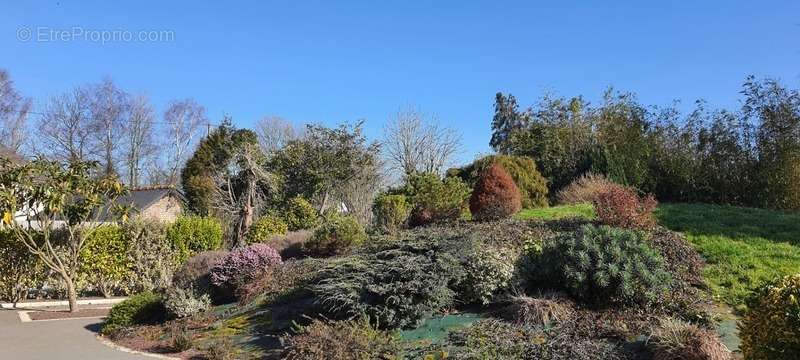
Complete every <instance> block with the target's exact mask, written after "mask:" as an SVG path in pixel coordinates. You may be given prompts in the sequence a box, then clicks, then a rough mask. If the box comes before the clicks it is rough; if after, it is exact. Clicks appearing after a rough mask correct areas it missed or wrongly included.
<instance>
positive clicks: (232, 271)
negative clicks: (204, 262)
mask: <svg viewBox="0 0 800 360" xmlns="http://www.w3.org/2000/svg"><path fill="white" fill-rule="evenodd" d="M281 263H282V261H281V255H280V254H278V251H276V250H275V249H273V248H272V247H270V246H269V245H266V244H260V243H259V244H253V245H250V246H247V247H243V248H239V249H236V250H233V251H231V252H230V253H229V254H228V256H226V257H225V259H223V260H222V262H220V263H219V264H217V265H215V266H214V267H213V268H212V269H211V283H212V284H214V285H215V286H217V287H220V288H223V289H229V290H232V291H235V289H236V288H238V287H240V286H244V285H246V284H247V283H249V282H251V281H253V280H255V279H257V278H258V277H259V276H260V275H262V274H264V273H265V272H267V271H269V270H270V269H272V268H273V267H275V266H277V265H279V264H281Z"/></svg>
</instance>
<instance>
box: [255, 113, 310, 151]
mask: <svg viewBox="0 0 800 360" xmlns="http://www.w3.org/2000/svg"><path fill="white" fill-rule="evenodd" d="M256 134H257V135H258V142H259V143H260V144H261V148H262V149H263V150H264V152H265V153H267V154H271V153H274V152H275V151H278V150H280V149H282V148H283V147H284V146H286V144H287V143H289V141H292V140H297V139H300V138H302V137H303V135H304V134H305V127H303V126H299V127H298V126H295V124H293V123H292V122H289V121H286V120H284V119H282V118H279V117H275V116H267V117H264V118H263V119H261V120H259V121H258V123H257V124H256Z"/></svg>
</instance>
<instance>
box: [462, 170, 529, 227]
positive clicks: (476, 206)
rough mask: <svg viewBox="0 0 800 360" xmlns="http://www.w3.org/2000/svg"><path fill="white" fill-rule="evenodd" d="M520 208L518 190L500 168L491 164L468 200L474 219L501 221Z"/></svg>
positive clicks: (482, 173) (482, 174)
mask: <svg viewBox="0 0 800 360" xmlns="http://www.w3.org/2000/svg"><path fill="white" fill-rule="evenodd" d="M521 208H522V203H521V202H520V193H519V189H518V188H517V185H515V184H514V180H512V179H511V176H509V175H508V173H507V172H506V171H505V169H503V167H502V166H500V165H497V164H492V165H490V166H489V167H488V168H486V170H484V171H483V172H481V175H480V177H479V178H478V181H477V183H475V189H474V190H473V191H472V197H471V198H470V200H469V210H470V211H471V212H472V217H473V218H474V219H477V220H493V219H503V218H507V217H510V216H511V215H514V214H516V213H517V212H519V210H520V209H521Z"/></svg>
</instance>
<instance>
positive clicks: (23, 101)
mask: <svg viewBox="0 0 800 360" xmlns="http://www.w3.org/2000/svg"><path fill="white" fill-rule="evenodd" d="M30 109H31V100H30V99H28V98H24V97H22V96H21V95H20V94H19V93H17V91H16V89H14V82H13V81H11V76H10V75H9V74H8V72H7V71H6V70H3V69H0V145H2V146H5V147H7V148H9V149H11V150H13V151H14V152H15V153H19V151H20V148H21V147H22V144H23V143H24V142H25V133H26V131H25V125H26V123H27V120H28V112H29V111H30Z"/></svg>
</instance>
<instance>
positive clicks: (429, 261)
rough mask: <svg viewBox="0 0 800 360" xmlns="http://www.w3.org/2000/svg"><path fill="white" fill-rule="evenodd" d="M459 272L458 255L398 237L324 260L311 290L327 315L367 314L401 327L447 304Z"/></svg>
mask: <svg viewBox="0 0 800 360" xmlns="http://www.w3.org/2000/svg"><path fill="white" fill-rule="evenodd" d="M461 276H462V274H461V270H460V264H459V263H458V261H457V259H456V258H455V257H454V256H453V255H451V254H450V253H448V252H447V251H444V249H443V248H442V246H440V245H439V244H437V243H436V242H424V241H423V242H419V241H418V242H406V241H397V242H391V243H388V244H384V245H381V246H380V247H378V246H376V247H375V248H370V249H365V250H364V252H363V253H359V254H355V255H351V256H348V257H344V258H339V259H334V260H332V261H329V262H328V263H327V264H325V266H324V267H323V268H322V269H320V271H319V273H318V275H317V278H316V280H315V281H314V283H313V284H312V285H310V289H311V291H312V292H313V293H314V295H315V296H316V297H317V298H318V299H319V302H320V304H322V306H323V307H324V308H325V309H326V310H327V311H328V313H329V315H330V316H333V317H338V318H350V317H353V316H361V315H366V316H367V317H368V318H369V319H370V320H371V321H374V322H375V323H376V324H377V325H378V326H380V327H382V328H402V327H410V326H415V325H418V323H419V322H420V320H422V319H423V318H424V317H426V316H428V315H430V314H431V313H432V312H434V311H438V310H441V309H443V308H445V307H448V306H450V305H452V304H453V301H454V292H453V290H451V288H450V287H449V285H450V284H455V283H456V282H457V281H458V280H459V279H460V277H461Z"/></svg>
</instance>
